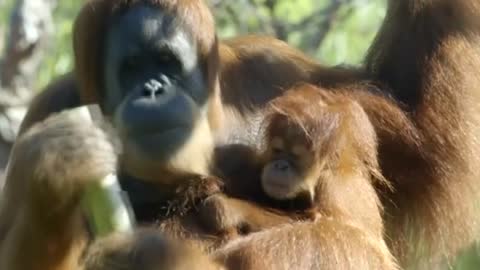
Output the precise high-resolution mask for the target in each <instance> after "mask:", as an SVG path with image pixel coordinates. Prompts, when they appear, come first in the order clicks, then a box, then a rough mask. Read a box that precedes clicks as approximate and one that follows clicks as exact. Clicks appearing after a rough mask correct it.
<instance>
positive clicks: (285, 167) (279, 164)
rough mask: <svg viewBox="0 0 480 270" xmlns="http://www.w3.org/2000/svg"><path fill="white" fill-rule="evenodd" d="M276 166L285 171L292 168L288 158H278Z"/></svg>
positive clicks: (277, 168)
mask: <svg viewBox="0 0 480 270" xmlns="http://www.w3.org/2000/svg"><path fill="white" fill-rule="evenodd" d="M274 168H275V169H276V170H279V171H282V172H285V171H288V170H289V169H290V163H289V162H288V161H286V160H277V161H275V164H274Z"/></svg>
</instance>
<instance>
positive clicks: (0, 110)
mask: <svg viewBox="0 0 480 270" xmlns="http://www.w3.org/2000/svg"><path fill="white" fill-rule="evenodd" d="M0 1H1V0H0ZM57 2H58V0H17V1H16V3H15V6H14V8H13V10H12V14H11V18H10V24H9V29H6V30H5V31H6V32H7V34H8V36H7V38H6V39H4V40H5V44H4V51H3V57H2V58H0V178H1V179H0V187H1V186H3V185H2V182H3V181H2V180H3V174H4V170H5V167H6V164H7V161H8V156H9V153H10V148H11V146H12V143H13V142H14V140H15V137H16V134H17V131H18V127H19V125H20V122H21V121H22V119H23V117H24V115H25V112H26V109H27V106H28V103H29V101H30V99H31V97H32V96H33V93H34V91H33V89H34V86H35V82H36V80H37V77H36V76H37V74H38V70H39V68H40V64H41V62H42V59H43V57H44V54H45V51H46V50H45V49H46V48H47V46H48V41H49V40H50V38H51V36H52V34H53V27H54V24H53V18H52V13H53V10H54V9H55V7H56V6H57ZM0 40H2V39H1V38H0ZM0 47H1V46H0Z"/></svg>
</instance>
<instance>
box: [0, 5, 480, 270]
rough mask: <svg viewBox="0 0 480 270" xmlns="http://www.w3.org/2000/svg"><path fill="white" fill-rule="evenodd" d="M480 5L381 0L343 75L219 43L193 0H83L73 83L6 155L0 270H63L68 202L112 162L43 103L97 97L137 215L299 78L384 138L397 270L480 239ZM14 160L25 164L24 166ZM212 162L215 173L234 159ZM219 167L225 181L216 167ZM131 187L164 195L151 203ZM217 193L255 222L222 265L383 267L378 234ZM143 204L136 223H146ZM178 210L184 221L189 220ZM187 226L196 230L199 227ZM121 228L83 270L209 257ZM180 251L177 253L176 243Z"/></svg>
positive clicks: (35, 115)
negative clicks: (337, 99) (380, 10)
mask: <svg viewBox="0 0 480 270" xmlns="http://www.w3.org/2000/svg"><path fill="white" fill-rule="evenodd" d="M479 15H480V5H479V4H478V3H477V2H476V1H473V0H456V1H453V0H405V1H394V0H390V1H389V7H388V12H387V16H386V19H385V22H384V25H383V26H382V29H381V30H380V32H379V34H378V36H377V38H376V40H375V42H374V44H373V45H372V47H371V49H370V53H369V54H368V55H367V58H366V62H365V66H364V67H363V68H361V69H358V70H356V69H352V70H345V69H336V68H324V67H321V66H318V65H317V64H315V63H313V62H311V61H309V60H308V59H307V58H306V57H304V56H303V55H302V54H301V53H298V52H297V51H295V50H292V49H290V48H288V47H287V46H286V45H284V44H283V43H281V42H278V41H274V40H272V39H268V38H253V37H250V38H248V37H247V38H238V39H235V40H232V41H228V42H225V43H221V44H218V43H217V42H216V39H215V35H214V29H213V20H212V18H211V16H210V14H209V13H208V10H207V9H206V8H205V6H204V5H203V3H202V2H200V1H194V0H183V1H181V0H178V1H174V0H170V1H160V0H157V1H154V0H151V1H146V0H145V1H140V0H138V1H108V0H104V1H93V2H91V3H88V4H87V5H86V7H85V8H84V9H83V11H82V13H81V14H80V17H79V19H78V20H77V23H76V28H75V40H74V45H75V54H76V67H75V77H76V82H78V85H76V83H75V81H73V79H72V78H71V77H70V78H66V79H64V80H63V81H61V82H59V83H58V84H54V85H53V86H52V87H51V88H50V89H49V90H47V91H46V92H44V93H43V94H42V95H41V96H40V97H38V98H37V100H36V101H35V102H34V103H33V105H32V108H31V109H30V112H29V115H28V116H27V118H26V120H25V122H24V125H23V129H22V130H23V135H21V136H20V138H19V140H18V142H17V143H16V145H15V147H14V151H13V154H12V158H11V163H10V168H9V172H8V179H7V186H6V189H5V192H4V195H3V197H2V199H3V201H2V205H1V212H0V222H1V223H0V267H2V269H3V268H5V269H75V267H77V262H78V259H79V257H80V256H81V253H82V252H83V251H84V247H85V245H86V243H85V242H86V239H87V237H86V236H85V233H84V232H85V230H84V227H83V222H82V219H81V215H80V213H79V211H78V210H79V209H78V197H79V196H80V195H79V194H81V190H82V187H83V185H84V183H85V182H86V181H85V180H86V179H96V178H98V177H101V176H103V175H105V174H107V173H109V172H111V171H114V170H115V160H116V154H115V152H114V150H113V148H112V146H111V144H110V143H109V142H108V140H107V139H106V137H105V135H104V134H103V133H102V132H100V131H99V130H97V129H94V128H91V129H85V128H84V127H82V126H81V124H80V123H76V122H75V119H72V117H71V116H69V114H67V113H64V114H62V115H59V116H53V117H51V118H50V119H48V120H46V121H43V120H44V119H45V118H46V117H47V116H48V115H49V114H51V113H52V112H54V111H58V110H61V109H64V108H69V107H73V106H77V105H79V104H81V103H89V102H97V103H99V104H100V106H101V107H102V110H103V113H104V114H105V116H107V118H110V119H111V121H112V123H113V124H114V126H115V127H116V128H117V130H118V131H119V133H120V139H121V140H122V142H123V145H124V150H123V155H121V156H120V171H119V173H120V174H121V176H123V177H122V178H123V179H125V180H124V183H125V187H126V189H128V190H129V191H130V192H131V197H132V199H133V203H134V206H135V205H136V207H135V208H136V211H137V212H142V211H140V210H142V208H143V209H145V208H146V205H149V204H150V203H151V202H150V201H148V200H149V199H152V198H153V201H166V200H168V198H167V196H168V194H171V190H172V189H173V186H177V185H181V184H182V183H183V182H184V181H183V179H184V178H189V176H191V175H192V174H206V173H209V171H210V170H209V168H208V167H209V166H210V162H209V160H210V157H211V153H212V152H213V150H214V149H212V148H213V146H217V147H216V148H217V150H218V149H219V150H218V151H220V152H221V147H219V146H221V145H223V144H226V143H229V142H231V141H232V140H236V139H238V140H240V141H241V142H243V143H251V144H255V138H256V136H255V135H256V134H255V133H254V132H255V130H256V127H255V126H253V127H252V125H254V124H253V123H254V122H253V121H252V120H255V119H257V118H258V117H260V118H261V109H262V108H263V106H264V105H265V104H266V103H267V102H268V101H269V100H271V99H272V98H274V97H276V96H278V95H280V94H281V93H282V89H287V88H289V87H290V86H291V85H293V84H294V83H296V82H299V81H306V82H310V83H315V84H318V85H320V86H322V87H323V89H328V91H335V90H338V91H341V92H342V93H344V94H345V95H347V96H348V97H350V98H351V99H353V100H354V101H356V102H357V103H358V104H360V105H361V106H362V108H363V110H364V111H365V112H366V114H367V115H368V117H369V120H370V122H371V123H372V124H373V126H374V129H375V132H376V133H377V137H378V139H379V142H378V143H379V145H378V147H379V149H378V151H379V161H380V166H381V169H382V172H383V174H384V175H385V176H386V178H387V179H388V180H390V182H391V185H392V186H393V188H394V191H393V192H390V191H388V190H383V189H382V188H381V187H379V188H378V189H377V191H378V193H379V194H380V195H381V196H382V201H383V203H384V205H385V207H386V214H385V215H384V218H385V221H386V225H387V231H386V232H387V238H386V239H389V240H390V241H391V244H390V247H391V249H392V251H393V253H394V255H395V256H396V257H397V258H398V259H399V260H400V262H401V264H402V265H403V266H410V265H415V264H416V263H419V265H420V266H421V265H423V263H430V264H437V263H439V262H440V260H441V259H442V258H443V257H444V255H446V256H447V257H449V256H453V255H455V253H456V252H457V251H459V250H460V249H462V248H464V247H467V246H468V245H469V244H470V242H471V241H472V239H474V237H475V236H476V235H475V224H476V221H477V219H476V218H477V215H475V214H476V213H475V211H474V210H475V209H474V202H475V199H476V197H478V195H479V194H478V183H477V182H476V181H477V179H478V172H476V170H475V168H474V166H475V164H477V162H478V161H479V160H478V157H477V156H478V155H476V152H477V151H478V148H479V147H478V143H477V140H476V137H477V134H479V131H478V130H477V129H478V127H479V124H480V123H479V122H480V120H479V119H478V111H477V107H476V106H478V105H477V104H479V101H480V100H479V98H480V96H479V94H478V93H477V92H478V90H477V85H478V83H479V81H478V76H476V70H477V69H478V67H479V65H480V55H479V52H478V51H479V50H478V49H479V48H478V47H477V46H478V45H477V44H478V41H479V31H480V23H479V22H478V18H479ZM139 29H141V31H139ZM252 44H254V46H252ZM77 89H78V92H77ZM322 91H325V90H322ZM50 105H52V107H50ZM35 122H40V123H38V124H36V125H33V124H34V123H35ZM32 126H33V127H32ZM251 138H253V139H251ZM200 142H201V143H200ZM218 151H217V152H218ZM221 154H224V155H225V156H226V157H229V155H228V153H226V154H225V153H221ZM231 157H232V159H233V156H231ZM240 163H241V162H240ZM25 164H28V165H29V166H32V168H33V169H32V170H25ZM214 165H216V164H214ZM220 165H223V167H222V166H218V167H219V168H220V171H222V168H225V167H226V168H231V167H229V166H227V165H228V164H227V165H225V164H220ZM222 174H224V176H225V177H226V178H229V177H230V176H231V175H229V174H228V170H225V171H224V172H223V173H222ZM124 175H125V176H124ZM126 175H128V176H126ZM167 176H168V177H167ZM237 177H238V176H237ZM132 178H136V179H137V180H133V181H130V180H128V179H132ZM139 179H142V180H143V182H149V183H150V185H149V186H151V185H157V186H159V187H160V188H158V189H157V190H154V191H155V192H154V196H153V197H152V196H149V195H150V194H148V193H147V192H144V191H145V190H146V189H144V188H142V184H140V183H141V182H140V181H139ZM167 180H168V181H167ZM37 187H38V188H37ZM40 187H41V188H40ZM150 190H152V188H150ZM139 194H141V195H143V196H140V195H139ZM227 195H228V194H227ZM215 196H220V197H222V196H223V197H222V200H223V203H224V206H225V205H226V206H228V207H232V208H233V209H234V210H233V211H231V212H227V214H228V213H230V214H231V213H239V214H238V216H237V217H238V218H237V219H230V220H234V223H233V224H230V225H231V226H233V227H237V228H244V227H248V228H254V229H255V228H257V229H258V230H261V231H260V232H256V233H252V234H250V235H249V236H246V237H242V238H240V239H239V240H233V241H231V242H229V243H227V244H226V245H225V246H224V247H222V248H220V249H218V250H216V251H215V252H214V253H213V254H212V256H213V258H217V259H220V260H219V261H217V262H218V263H220V265H222V263H224V262H226V264H225V265H226V266H227V267H231V268H233V267H238V268H241V269H269V268H270V269H278V268H280V269H282V268H283V269H290V268H298V269H319V268H320V269H322V268H325V269H338V268H340V269H358V268H360V269H362V268H364V269H372V268H373V269H377V268H379V269H385V268H386V267H387V266H392V264H393V260H392V259H391V258H389V256H388V251H385V249H384V248H383V247H382V245H381V244H379V243H377V242H376V241H375V239H372V238H369V237H368V235H365V232H364V231H362V230H361V229H360V230H359V229H358V227H355V226H352V225H350V224H348V223H343V222H342V223H339V222H336V221H335V220H328V219H320V220H319V221H318V222H315V223H312V222H293V223H292V222H288V213H287V214H277V213H275V212H270V211H268V210H266V209H262V208H261V207H258V206H256V205H254V204H251V203H249V202H246V201H243V200H238V199H232V198H229V197H226V196H224V195H215ZM140 199H143V201H141V200H140ZM245 209H247V210H245ZM147 210H148V209H147ZM146 212H147V213H142V214H141V215H138V216H139V217H140V219H142V217H143V218H145V219H146V220H148V219H150V218H151V213H148V211H146ZM252 213H253V214H252ZM189 217H190V218H192V219H193V220H195V214H191V216H189ZM225 217H226V220H229V219H228V218H229V216H228V215H227V216H225ZM285 217H287V219H285ZM190 221H192V220H190ZM286 221H287V223H289V224H284V223H286ZM193 223H195V222H193ZM282 223H283V225H276V224H282ZM199 227H201V226H199ZM187 229H188V230H190V231H191V232H192V233H198V234H199V235H204V233H203V232H202V230H201V228H196V227H195V228H192V227H187ZM254 231H255V230H254ZM118 237H119V238H120V240H118V239H117V240H116V239H113V238H111V239H106V240H104V242H102V241H100V242H98V243H97V244H94V246H93V248H91V249H90V251H89V254H90V255H89V258H90V259H89V265H87V266H88V267H92V268H91V269H102V267H104V268H103V269H108V268H106V267H108V265H107V266H104V264H102V263H103V262H105V261H102V258H112V257H113V261H114V262H117V264H116V266H118V267H120V266H121V264H120V265H119V264H118V262H121V259H123V260H124V262H125V264H124V265H125V266H128V265H129V264H128V263H132V262H136V264H134V266H135V265H137V266H138V265H140V266H138V267H139V268H137V269H142V267H144V268H143V269H148V267H151V266H154V267H157V268H160V269H162V268H161V267H162V266H164V267H172V268H174V269H175V268H176V269H178V267H180V266H179V265H178V261H182V260H175V258H177V257H178V256H180V257H182V258H185V257H183V256H187V258H188V256H190V255H188V254H198V256H193V255H192V256H190V258H191V260H192V261H198V262H199V263H198V264H194V266H197V267H200V269H208V268H207V267H212V269H214V268H215V267H220V266H219V265H218V264H216V263H214V262H213V261H212V260H211V259H210V258H207V257H205V256H204V255H202V253H201V252H199V251H198V249H197V248H196V246H195V245H194V247H190V245H188V247H177V243H180V242H178V241H174V240H172V241H173V242H174V243H171V242H170V241H168V240H167V239H165V238H164V237H160V236H158V234H155V233H152V232H145V233H138V234H135V235H134V236H128V235H127V236H123V237H122V236H118ZM112 239H113V240H112ZM109 243H110V245H109ZM112 243H114V244H112ZM132 250H133V251H142V252H139V253H137V252H134V253H135V254H137V255H138V254H140V255H139V257H135V259H137V261H131V260H130V261H129V260H128V259H129V258H130V259H131V257H129V255H130V254H131V253H129V251H132ZM152 250H161V251H165V252H163V253H158V254H157V255H156V253H153V254H152ZM179 250H183V251H185V253H181V252H177V253H175V251H179ZM122 251H124V252H123V253H122ZM167 251H168V252H167ZM419 251H422V252H419ZM92 254H93V255H92ZM95 254H97V255H95ZM172 254H173V255H172ZM176 254H177V255H176ZM178 254H180V255H178ZM92 258H93V259H92ZM95 258H100V259H99V260H97V259H95ZM159 258H160V259H159ZM165 258H170V259H171V260H166V259H165ZM420 258H423V259H424V260H423V261H418V262H417V260H418V259H420ZM116 259H117V260H116ZM106 261H109V260H106ZM152 261H153V263H151V262H152ZM183 261H185V260H183ZM187 261H188V262H192V261H189V260H187ZM200 262H202V264H201V263H200ZM203 262H205V264H203ZM142 263H144V264H142ZM149 263H150V264H149ZM162 263H163V265H161V264H162ZM159 264H160V265H159ZM116 266H114V267H116ZM118 267H117V268H113V269H119V268H118ZM185 267H191V266H185ZM392 267H395V266H392ZM110 269H111V268H110ZM190 269H191V268H190Z"/></svg>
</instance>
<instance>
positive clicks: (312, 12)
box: [0, 0, 385, 89]
mask: <svg viewBox="0 0 480 270" xmlns="http://www.w3.org/2000/svg"><path fill="white" fill-rule="evenodd" d="M15 1H16V0H0V41H2V37H3V41H2V42H1V44H4V43H5V41H4V40H5V38H8V37H7V36H6V35H7V34H8V23H9V19H10V17H11V11H12V7H13V6H14V4H15ZM208 2H209V3H210V6H211V7H212V9H213V10H214V12H215V16H216V19H217V29H218V33H219V35H220V37H222V38H228V37H232V36H236V35H239V34H246V33H262V34H268V35H274V36H277V37H278V38H280V39H283V40H285V41H288V42H289V43H290V44H292V45H294V46H296V47H299V48H301V49H302V50H303V51H305V52H307V53H309V54H310V55H312V56H313V57H315V58H317V59H319V60H320V61H321V62H323V63H326V64H338V63H344V62H345V63H350V64H356V63H359V62H360V61H361V59H362V56H363V55H364V52H365V50H366V49H367V48H368V45H369V44H370V42H371V40H372V38H373V37H374V34H375V32H376V30H377V29H378V26H379V24H380V23H381V21H382V19H383V16H384V13H385V0H295V1H292V0H209V1H208ZM82 3H83V1H58V4H57V6H56V8H55V9H54V10H53V19H54V27H55V28H54V35H53V36H52V38H51V42H49V44H48V48H47V49H46V50H48V52H47V54H46V55H45V58H44V59H43V61H42V64H41V67H40V68H39V69H38V75H37V78H36V80H37V81H36V84H35V85H36V86H37V89H40V88H41V87H42V86H44V85H45V84H47V83H48V82H49V81H50V80H51V79H52V77H55V76H58V75H60V74H63V73H65V72H67V71H69V70H70V69H71V67H72V52H71V38H70V37H71V28H72V21H73V18H75V15H76V14H77V12H78V10H79V8H80V7H81V5H82ZM0 46H1V45H0Z"/></svg>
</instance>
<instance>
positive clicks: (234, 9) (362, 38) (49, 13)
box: [0, 0, 480, 270]
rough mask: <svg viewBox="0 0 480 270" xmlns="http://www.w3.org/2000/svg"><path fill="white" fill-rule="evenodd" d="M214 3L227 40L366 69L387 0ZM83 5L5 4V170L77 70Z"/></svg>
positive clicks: (464, 267)
mask: <svg viewBox="0 0 480 270" xmlns="http://www.w3.org/2000/svg"><path fill="white" fill-rule="evenodd" d="M397 1H401V0H397ZM208 2H209V4H210V6H211V7H212V10H213V12H214V14H215V17H216V20H217V31H218V34H219V36H220V37H221V38H229V37H233V36H236V35H241V34H247V33H257V34H267V35H273V36H276V37H278V38H280V39H282V40H285V41H287V42H288V43H290V44H291V45H293V46H295V47H298V48H300V49H301V50H302V51H304V52H305V53H307V54H309V55H311V56H312V57H314V58H315V59H317V60H318V61H320V62H321V63H324V64H327V65H337V64H350V65H356V64H359V63H361V61H362V58H363V56H364V54H365V52H366V50H367V49H368V46H369V44H370V43H371V42H372V39H373V38H374V35H375V33H376V31H377V30H378V28H379V26H380V23H381V22H382V20H383V17H384V15H385V11H386V10H385V9H386V0H208ZM83 3H84V1H79V0H73V1H59V0H0V171H1V169H2V168H4V167H5V164H6V160H7V159H8V153H9V150H10V147H11V143H12V142H13V140H14V138H15V132H16V130H17V128H18V123H19V122H20V121H21V119H22V117H23V114H24V112H25V108H26V107H27V106H28V103H29V101H30V99H31V97H32V96H33V95H34V94H35V93H36V92H37V91H40V90H41V89H42V88H43V87H44V86H45V85H46V84H48V82H50V81H51V80H52V79H53V78H55V77H57V76H60V75H62V74H64V73H66V72H68V71H70V70H71V69H72V64H73V62H72V47H71V30H72V23H73V19H74V18H75V16H76V14H77V12H78V11H79V9H80V7H81V6H82V4H83ZM25 43H27V44H26V45H25ZM22 46H23V47H22ZM36 51H40V52H39V53H37V52H36ZM31 59H33V60H34V61H32V60H31ZM29 61H31V62H32V63H30V64H28V65H23V63H24V62H26V63H28V62H29ZM2 64H3V65H2ZM17 66H18V67H17ZM24 66H26V67H24ZM12 70H13V71H12ZM7 71H8V72H7ZM5 74H6V75H5ZM12 74H13V75H12ZM22 78H23V83H22ZM25 81H26V82H25ZM19 82H20V83H19ZM22 88H25V89H23V90H22ZM6 93H8V95H7V97H5V96H4V94H6ZM12 96H13V97H14V98H13V99H12ZM0 187H1V173H0ZM477 254H478V252H476V250H475V249H472V250H470V251H469V252H467V253H466V255H465V256H463V257H461V259H459V261H458V263H457V264H456V265H453V266H452V269H456V270H470V269H472V270H473V269H480V261H479V258H478V256H477Z"/></svg>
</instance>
